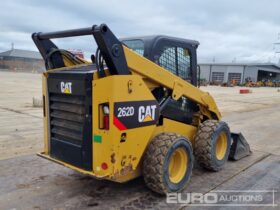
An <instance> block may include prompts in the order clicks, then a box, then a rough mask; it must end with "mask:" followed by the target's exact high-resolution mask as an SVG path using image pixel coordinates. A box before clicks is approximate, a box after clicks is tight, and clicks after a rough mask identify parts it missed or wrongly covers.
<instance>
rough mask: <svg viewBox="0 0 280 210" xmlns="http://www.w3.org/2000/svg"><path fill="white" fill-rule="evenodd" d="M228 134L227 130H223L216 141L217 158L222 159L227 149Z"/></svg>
mask: <svg viewBox="0 0 280 210" xmlns="http://www.w3.org/2000/svg"><path fill="white" fill-rule="evenodd" d="M227 147H228V145H227V136H226V134H225V132H221V133H220V135H219V137H218V139H217V141H216V158H217V159H218V160H222V159H223V158H224V157H225V154H226V151H227Z"/></svg>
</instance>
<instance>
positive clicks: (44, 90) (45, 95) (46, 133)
mask: <svg viewBox="0 0 280 210" xmlns="http://www.w3.org/2000/svg"><path fill="white" fill-rule="evenodd" d="M42 94H43V98H44V99H45V100H44V101H43V103H45V104H44V109H45V110H44V113H45V115H44V119H43V125H44V152H45V153H46V154H49V129H48V127H49V120H48V116H49V109H48V101H49V99H48V93H47V74H43V75H42Z"/></svg>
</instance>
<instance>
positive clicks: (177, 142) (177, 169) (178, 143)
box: [143, 133, 193, 194]
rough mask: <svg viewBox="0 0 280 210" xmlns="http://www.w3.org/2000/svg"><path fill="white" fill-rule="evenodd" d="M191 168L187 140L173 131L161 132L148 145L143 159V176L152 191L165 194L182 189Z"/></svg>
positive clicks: (189, 147)
mask: <svg viewBox="0 0 280 210" xmlns="http://www.w3.org/2000/svg"><path fill="white" fill-rule="evenodd" d="M192 168H193V154H192V146H191V143H190V142H189V140H187V139H186V138H185V137H183V136H180V135H178V134H175V133H162V134H160V135H158V136H156V137H155V138H154V139H153V140H152V141H151V143H150V145H149V146H148V149H147V151H146V153H145V156H144V160H143V176H144V180H145V183H146V185H147V186H148V187H149V188H150V189H151V190H153V191H155V192H157V193H160V194H165V193H168V192H178V191H181V190H182V189H184V187H185V186H186V184H187V183H188V181H189V180H190V176H191V173H192Z"/></svg>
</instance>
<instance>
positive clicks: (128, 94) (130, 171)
mask: <svg viewBox="0 0 280 210" xmlns="http://www.w3.org/2000/svg"><path fill="white" fill-rule="evenodd" d="M93 94H94V96H95V97H93V154H94V155H93V170H94V173H95V174H96V175H97V176H104V175H107V176H108V178H109V179H112V180H115V181H126V180H129V179H131V178H134V177H135V176H137V174H139V168H137V166H138V165H139V162H140V160H141V157H142V156H143V153H144V151H145V149H146V146H147V144H148V142H149V140H150V138H151V136H152V134H153V132H154V130H155V128H156V121H157V117H158V115H157V114H155V115H154V116H152V118H153V117H154V120H151V119H150V118H149V117H147V119H149V120H151V121H150V122H152V123H148V121H147V122H142V123H143V125H139V124H141V122H139V121H138V116H137V115H138V114H139V113H140V114H143V113H144V112H145V114H146V116H148V115H149V113H151V115H152V111H151V110H150V111H151V112H150V111H146V110H148V109H149V108H147V107H149V106H150V107H151V106H153V105H156V101H155V98H154V96H153V95H152V94H151V92H150V90H149V89H148V88H147V86H146V85H145V83H144V82H143V80H142V79H141V77H139V76H137V75H125V76H116V75H115V76H113V77H112V76H109V77H105V78H102V79H99V80H95V81H93ZM141 102H142V104H141ZM104 103H108V104H109V112H110V114H109V121H110V124H109V130H104V129H100V128H99V123H98V120H99V117H98V115H99V113H98V112H99V110H100V109H99V105H100V104H104ZM122 103H123V104H122ZM139 103H140V104H139ZM136 104H137V105H136ZM122 105H124V106H122ZM127 105H128V106H127ZM139 105H140V106H139ZM141 106H143V107H145V108H141V110H140V111H141V112H139V107H141ZM115 107H116V108H115ZM126 107H134V113H133V116H128V118H127V120H128V121H129V118H130V117H131V119H134V120H137V121H138V123H137V124H138V125H133V123H131V124H129V122H127V121H126V120H125V119H123V120H122V119H120V118H122V117H119V121H121V122H122V123H123V124H124V125H127V127H125V128H123V127H119V126H117V125H116V123H115V122H114V110H116V113H115V114H116V115H118V109H119V108H126ZM144 109H145V111H144ZM156 112H158V108H156V109H155V113H156ZM128 114H131V113H128ZM143 117H144V118H145V116H141V119H142V118H143ZM124 118H126V117H124ZM128 127H129V128H128ZM104 163H106V164H107V165H108V168H107V169H105V170H104V169H103V167H102V164H104ZM135 170H136V171H135Z"/></svg>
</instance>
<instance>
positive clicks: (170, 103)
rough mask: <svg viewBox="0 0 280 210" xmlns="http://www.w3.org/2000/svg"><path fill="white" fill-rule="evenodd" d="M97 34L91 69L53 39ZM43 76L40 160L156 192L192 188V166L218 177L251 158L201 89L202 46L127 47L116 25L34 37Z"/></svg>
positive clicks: (162, 41) (136, 42) (149, 43)
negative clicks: (140, 183) (231, 162)
mask: <svg viewBox="0 0 280 210" xmlns="http://www.w3.org/2000/svg"><path fill="white" fill-rule="evenodd" d="M84 35H92V36H93V37H94V39H95V41H96V44H97V50H96V53H95V55H92V56H91V62H89V61H86V60H84V59H81V58H79V57H77V56H75V55H73V54H72V53H70V52H68V51H67V50H63V49H60V48H58V47H57V46H56V45H55V44H54V43H53V42H52V41H51V39H55V38H66V37H74V36H84ZM32 39H33V41H34V43H35V44H36V46H37V48H38V49H39V51H40V53H41V55H42V57H43V59H44V61H45V65H46V72H44V74H43V81H42V82H43V104H44V107H43V109H44V151H43V152H42V153H40V154H39V155H40V156H42V157H44V158H47V159H49V160H52V161H54V162H57V163H59V164H62V165H64V166H66V167H69V168H71V169H74V170H76V171H79V172H81V173H84V174H87V175H91V176H94V177H96V178H99V179H107V180H112V181H116V182H126V181H129V180H131V179H134V178H136V177H138V176H141V175H142V176H143V177H144V181H145V183H146V185H147V186H148V187H149V188H150V189H151V190H153V191H155V192H157V193H160V194H165V193H168V192H177V191H181V190H182V189H184V187H185V185H186V183H187V182H188V181H189V180H190V176H191V172H192V168H193V164H194V158H195V159H196V161H197V162H198V164H200V165H201V166H202V167H204V168H205V169H207V170H211V171H219V170H220V169H222V168H223V166H224V164H225V162H226V161H227V160H228V158H231V159H235V160H236V159H240V158H242V157H244V156H246V155H248V154H249V153H250V148H249V145H248V144H247V142H246V140H245V138H244V137H242V136H241V135H240V134H231V133H230V129H229V127H228V125H227V124H226V123H225V122H223V121H221V114H220V112H219V110H218V107H217V105H216V103H215V101H214V99H213V98H212V97H211V96H210V95H209V94H208V93H206V92H203V91H201V90H200V89H199V88H198V87H197V85H198V84H197V81H198V78H197V77H198V76H197V58H196V49H197V47H198V45H199V43H198V42H197V41H193V40H186V39H179V38H172V37H167V36H148V37H137V38H127V39H122V40H119V39H117V38H116V37H115V35H114V34H113V33H112V32H111V30H110V29H109V27H108V26H106V25H105V24H102V25H100V26H97V25H94V26H92V27H90V28H82V29H75V30H66V31H58V32H51V33H34V34H33V35H32Z"/></svg>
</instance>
